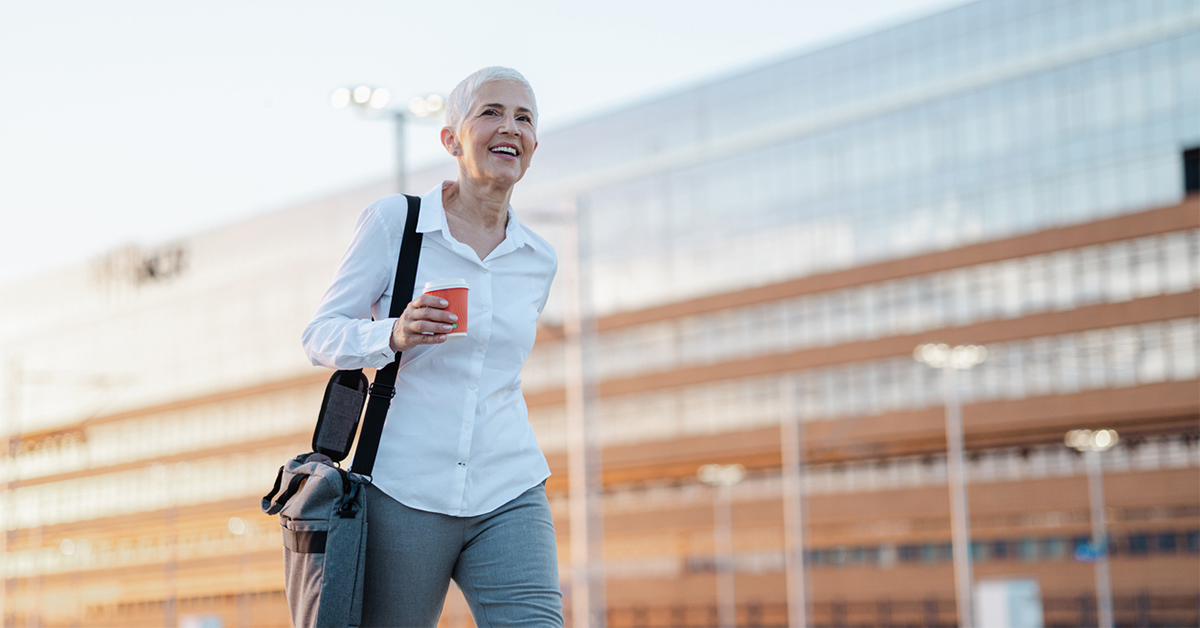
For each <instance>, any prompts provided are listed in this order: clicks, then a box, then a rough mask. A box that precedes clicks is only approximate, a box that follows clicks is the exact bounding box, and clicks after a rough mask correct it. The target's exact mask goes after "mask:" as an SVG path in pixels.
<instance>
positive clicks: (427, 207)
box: [417, 181, 538, 251]
mask: <svg viewBox="0 0 1200 628" xmlns="http://www.w3.org/2000/svg"><path fill="white" fill-rule="evenodd" d="M447 183H450V182H449V181H445V182H442V183H439V184H437V185H435V186H434V187H433V189H432V190H430V191H429V192H427V193H426V194H425V196H422V197H421V215H420V216H418V218H417V231H418V232H420V233H431V232H434V231H441V232H442V235H443V236H444V237H446V238H447V239H449V238H450V225H448V224H447V223H446V208H445V207H443V206H442V190H443V189H444V187H445V185H446V184H447ZM525 245H529V247H530V248H532V249H535V250H536V249H537V248H538V247H537V244H536V243H535V241H534V240H533V239H531V238H527V237H525V226H524V225H522V224H521V222H520V221H518V220H517V214H516V212H514V211H513V208H512V205H509V206H508V225H507V226H506V227H505V228H504V243H501V244H500V247H499V248H503V249H508V248H509V247H510V246H511V250H514V251H515V250H517V249H519V248H521V247H522V246H525Z"/></svg>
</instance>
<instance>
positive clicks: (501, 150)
mask: <svg viewBox="0 0 1200 628" xmlns="http://www.w3.org/2000/svg"><path fill="white" fill-rule="evenodd" d="M492 152H493V153H504V154H505V155H512V156H513V157H516V156H517V149H515V148H513V147H511V146H497V147H495V148H493V149H492Z"/></svg>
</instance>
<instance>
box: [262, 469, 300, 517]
mask: <svg viewBox="0 0 1200 628" xmlns="http://www.w3.org/2000/svg"><path fill="white" fill-rule="evenodd" d="M279 477H283V472H282V471H280V474H279ZM307 479H308V476H307V475H304V474H301V473H297V474H296V475H293V476H292V479H291V480H290V481H289V482H288V485H287V490H285V491H284V492H283V494H281V495H280V496H279V497H277V498H276V499H275V502H274V503H271V502H270V501H269V500H268V499H267V498H266V497H264V498H263V511H264V512H266V513H267V514H268V515H277V514H279V511H280V510H283V507H284V506H287V503H288V500H290V499H291V498H292V497H295V495H296V493H299V492H300V487H301V486H303V485H304V481H305V480H307ZM272 492H274V491H272Z"/></svg>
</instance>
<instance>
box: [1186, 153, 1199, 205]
mask: <svg viewBox="0 0 1200 628" xmlns="http://www.w3.org/2000/svg"><path fill="white" fill-rule="evenodd" d="M1183 191H1184V192H1185V193H1188V194H1191V193H1194V192H1200V147H1196V148H1189V149H1187V150H1185V151H1183Z"/></svg>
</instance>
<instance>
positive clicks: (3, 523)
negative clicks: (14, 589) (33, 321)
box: [0, 357, 25, 627]
mask: <svg viewBox="0 0 1200 628" xmlns="http://www.w3.org/2000/svg"><path fill="white" fill-rule="evenodd" d="M7 362H8V364H7V366H8V368H7V369H6V371H7V372H6V373H4V382H5V391H4V402H5V405H6V406H7V408H6V410H5V413H4V421H3V423H2V425H0V436H2V437H3V440H2V441H0V442H3V444H4V451H3V452H0V454H2V455H3V456H4V463H3V465H0V556H5V555H6V554H7V552H8V536H9V527H10V526H12V525H13V524H14V522H15V517H13V515H12V514H11V513H14V512H16V508H15V504H13V502H14V501H16V496H15V495H13V490H14V489H15V488H16V486H17V460H16V456H17V446H18V445H19V444H20V442H21V440H20V439H21V405H22V402H21V392H22V387H23V386H24V385H25V369H24V367H23V365H22V364H21V362H20V360H19V359H18V358H16V357H10V358H9V359H8V361H7ZM7 625H8V570H7V569H5V568H4V562H3V561H0V627H3V626H7Z"/></svg>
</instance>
